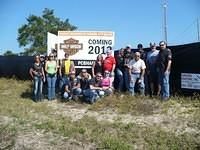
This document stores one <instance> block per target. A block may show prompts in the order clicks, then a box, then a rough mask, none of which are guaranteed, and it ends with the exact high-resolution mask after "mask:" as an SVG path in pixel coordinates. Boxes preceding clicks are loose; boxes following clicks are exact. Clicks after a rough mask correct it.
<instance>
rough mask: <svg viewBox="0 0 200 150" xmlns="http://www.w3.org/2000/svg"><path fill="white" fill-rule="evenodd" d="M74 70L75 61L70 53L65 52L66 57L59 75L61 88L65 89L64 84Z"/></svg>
mask: <svg viewBox="0 0 200 150" xmlns="http://www.w3.org/2000/svg"><path fill="white" fill-rule="evenodd" d="M72 71H74V72H75V67H74V62H73V61H71V60H70V59H69V54H68V53H65V59H64V60H63V61H62V62H61V65H60V69H59V75H60V77H61V80H60V83H59V86H60V90H62V89H63V85H64V84H66V82H67V79H68V77H69V73H70V72H72Z"/></svg>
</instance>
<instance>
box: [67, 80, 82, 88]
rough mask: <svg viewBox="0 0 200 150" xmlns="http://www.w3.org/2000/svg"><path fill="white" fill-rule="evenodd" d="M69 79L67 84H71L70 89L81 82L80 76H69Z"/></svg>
mask: <svg viewBox="0 0 200 150" xmlns="http://www.w3.org/2000/svg"><path fill="white" fill-rule="evenodd" d="M67 81H68V82H67V85H68V86H69V89H70V90H71V89H73V88H74V87H75V86H77V85H78V84H79V83H80V80H79V78H75V79H71V78H68V80H67Z"/></svg>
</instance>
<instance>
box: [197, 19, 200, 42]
mask: <svg viewBox="0 0 200 150" xmlns="http://www.w3.org/2000/svg"><path fill="white" fill-rule="evenodd" d="M197 36H198V42H200V32H199V19H198V18H197Z"/></svg>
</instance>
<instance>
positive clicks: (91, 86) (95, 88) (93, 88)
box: [90, 85, 102, 90]
mask: <svg viewBox="0 0 200 150" xmlns="http://www.w3.org/2000/svg"><path fill="white" fill-rule="evenodd" d="M90 89H91V90H102V88H101V87H95V86H93V85H90Z"/></svg>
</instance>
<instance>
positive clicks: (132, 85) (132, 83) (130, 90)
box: [129, 73, 145, 96]
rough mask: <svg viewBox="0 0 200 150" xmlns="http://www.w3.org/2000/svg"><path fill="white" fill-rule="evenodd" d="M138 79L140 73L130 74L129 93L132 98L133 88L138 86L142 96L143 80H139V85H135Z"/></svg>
mask: <svg viewBox="0 0 200 150" xmlns="http://www.w3.org/2000/svg"><path fill="white" fill-rule="evenodd" d="M139 78H140V73H133V74H131V81H130V88H129V92H130V93H131V95H132V96H134V95H135V86H136V85H138V90H139V91H140V94H141V95H144V89H145V85H144V79H141V81H140V83H137V82H138V80H139Z"/></svg>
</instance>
